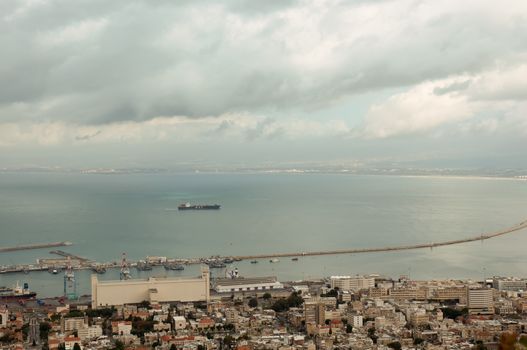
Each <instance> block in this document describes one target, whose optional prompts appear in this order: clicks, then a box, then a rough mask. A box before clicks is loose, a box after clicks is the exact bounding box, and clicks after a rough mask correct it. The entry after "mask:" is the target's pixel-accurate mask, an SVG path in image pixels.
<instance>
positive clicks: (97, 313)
mask: <svg viewBox="0 0 527 350" xmlns="http://www.w3.org/2000/svg"><path fill="white" fill-rule="evenodd" d="M114 312H115V308H113V307H112V308H105V309H89V310H86V315H87V316H88V317H103V318H110V317H112V316H113V314H114Z"/></svg>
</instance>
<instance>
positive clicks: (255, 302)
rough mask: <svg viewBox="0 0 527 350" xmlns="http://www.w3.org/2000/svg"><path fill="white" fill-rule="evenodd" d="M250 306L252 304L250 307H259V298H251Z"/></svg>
mask: <svg viewBox="0 0 527 350" xmlns="http://www.w3.org/2000/svg"><path fill="white" fill-rule="evenodd" d="M249 306H250V307H257V306H258V299H256V298H251V299H250V300H249Z"/></svg>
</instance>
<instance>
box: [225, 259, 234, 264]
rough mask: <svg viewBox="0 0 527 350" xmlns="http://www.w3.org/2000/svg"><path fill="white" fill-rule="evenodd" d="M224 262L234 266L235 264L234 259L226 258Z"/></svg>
mask: <svg viewBox="0 0 527 350" xmlns="http://www.w3.org/2000/svg"><path fill="white" fill-rule="evenodd" d="M223 262H224V263H225V264H232V263H233V262H234V259H232V258H225V259H223Z"/></svg>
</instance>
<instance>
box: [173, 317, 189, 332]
mask: <svg viewBox="0 0 527 350" xmlns="http://www.w3.org/2000/svg"><path fill="white" fill-rule="evenodd" d="M173 320H174V329H175V330H176V331H178V330H181V329H185V328H187V320H186V319H185V317H183V316H174V317H173Z"/></svg>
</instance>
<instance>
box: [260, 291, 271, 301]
mask: <svg viewBox="0 0 527 350" xmlns="http://www.w3.org/2000/svg"><path fill="white" fill-rule="evenodd" d="M272 297H273V296H272V295H271V293H268V292H266V293H264V295H263V296H262V298H264V300H269V299H271V298H272Z"/></svg>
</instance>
